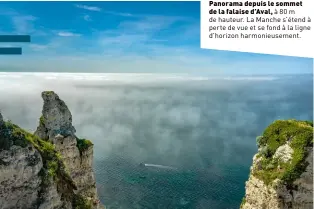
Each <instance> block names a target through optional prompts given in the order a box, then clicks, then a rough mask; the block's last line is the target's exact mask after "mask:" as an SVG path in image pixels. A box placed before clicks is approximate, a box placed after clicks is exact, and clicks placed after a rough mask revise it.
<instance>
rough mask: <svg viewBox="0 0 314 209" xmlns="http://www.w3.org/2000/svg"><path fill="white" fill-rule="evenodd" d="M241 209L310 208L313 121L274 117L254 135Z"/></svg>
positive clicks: (311, 196)
mask: <svg viewBox="0 0 314 209" xmlns="http://www.w3.org/2000/svg"><path fill="white" fill-rule="evenodd" d="M257 144H258V148H259V149H258V153H257V154H256V155H255V156H254V157H253V165H252V166H251V171H250V176H249V180H248V181H247V182H246V186H245V189H246V191H245V193H246V194H245V197H244V198H243V201H242V204H241V208H242V209H312V208H313V123H311V122H308V121H297V120H278V121H275V122H274V123H273V124H271V125H270V126H269V127H267V128H266V130H265V131H264V133H263V135H262V136H259V137H258V138H257Z"/></svg>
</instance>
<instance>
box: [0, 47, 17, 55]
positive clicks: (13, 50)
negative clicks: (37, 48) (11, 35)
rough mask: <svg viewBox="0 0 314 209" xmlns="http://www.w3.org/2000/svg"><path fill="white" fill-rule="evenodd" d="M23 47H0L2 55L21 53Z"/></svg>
mask: <svg viewBox="0 0 314 209" xmlns="http://www.w3.org/2000/svg"><path fill="white" fill-rule="evenodd" d="M21 54H22V48H21V47H0V55H21Z"/></svg>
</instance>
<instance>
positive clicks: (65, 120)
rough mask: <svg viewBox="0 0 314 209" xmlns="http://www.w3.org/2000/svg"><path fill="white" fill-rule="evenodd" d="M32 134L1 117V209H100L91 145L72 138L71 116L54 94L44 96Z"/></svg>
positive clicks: (87, 141)
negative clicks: (41, 108)
mask: <svg viewBox="0 0 314 209" xmlns="http://www.w3.org/2000/svg"><path fill="white" fill-rule="evenodd" d="M42 98H43V100H44V105H43V110H42V116H41V117H40V119H39V125H38V127H37V130H36V131H35V133H34V134H31V133H29V132H27V131H25V130H23V129H22V128H20V127H19V126H17V125H15V124H14V123H12V122H11V121H4V120H3V117H2V115H1V113H0V203H1V204H0V208H1V209H13V208H14V209H72V208H73V209H101V208H104V207H103V206H102V205H101V204H100V201H99V200H98V196H97V190H96V183H95V178H94V173H93V144H92V143H91V141H89V140H86V139H80V138H78V137H77V136H76V135H75V128H74V127H73V126H72V115H71V112H70V111H69V109H68V107H67V106H66V104H65V103H64V102H63V101H62V100H61V99H60V98H59V96H58V95H57V94H56V93H54V92H52V91H45V92H43V93H42Z"/></svg>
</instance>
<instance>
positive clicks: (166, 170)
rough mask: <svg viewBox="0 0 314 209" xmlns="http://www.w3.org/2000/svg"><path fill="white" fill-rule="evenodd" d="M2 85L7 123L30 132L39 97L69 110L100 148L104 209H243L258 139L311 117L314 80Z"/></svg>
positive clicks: (13, 81)
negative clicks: (52, 95)
mask: <svg viewBox="0 0 314 209" xmlns="http://www.w3.org/2000/svg"><path fill="white" fill-rule="evenodd" d="M0 85H1V89H0V110H1V112H2V114H3V116H4V117H5V118H6V119H10V120H12V121H13V122H14V123H16V124H18V125H20V126H21V127H23V128H25V129H27V130H29V131H34V130H35V129H36V126H37V124H38V121H39V117H40V115H41V110H42V99H41V96H40V94H41V92H42V91H44V90H54V91H56V93H58V95H59V96H60V98H61V99H63V100H64V101H65V103H66V104H67V105H68V107H69V109H70V111H71V112H72V116H73V123H74V126H75V128H76V130H77V135H78V136H79V137H82V138H88V139H90V140H92V141H93V143H94V144H95V146H94V170H95V175H96V181H97V187H98V192H99V195H100V199H101V201H102V202H103V203H104V204H105V205H106V208H107V209H159V208H161V209H168V208H169V209H208V208H210V209H235V208H239V205H240V202H241V199H242V197H243V195H244V190H245V181H246V180H247V179H248V175H249V168H250V166H251V163H252V157H253V155H254V154H255V153H256V151H257V147H256V140H255V138H256V137H257V136H258V135H261V134H262V132H263V130H264V129H265V128H266V127H267V126H268V125H269V124H270V123H272V122H273V121H274V120H276V119H290V118H295V119H300V120H312V118H313V75H312V74H311V75H293V76H291V75H290V76H280V75H278V76H276V75H272V76H225V77H224V76H220V77H206V76H202V77H199V76H189V75H173V74H88V73H84V74H75V73H0ZM36 121H37V122H36ZM145 164H146V165H149V166H145ZM156 165H157V166H156ZM170 168H171V169H170Z"/></svg>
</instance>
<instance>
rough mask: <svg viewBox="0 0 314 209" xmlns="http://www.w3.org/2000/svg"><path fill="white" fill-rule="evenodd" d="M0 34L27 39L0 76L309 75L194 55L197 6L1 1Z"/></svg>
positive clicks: (275, 59) (284, 60) (303, 63)
mask: <svg viewBox="0 0 314 209" xmlns="http://www.w3.org/2000/svg"><path fill="white" fill-rule="evenodd" d="M0 5H1V6H0V25H1V27H0V33H1V34H30V35H31V37H32V43H30V44H1V46H23V55H22V56H10V57H9V56H2V57H0V71H28V72H29V71H50V72H51V71H57V72H113V73H115V72H117V73H118V72H132V73H134V72H141V73H143V72H148V73H155V72H157V73H166V72H170V73H192V74H200V75H204V74H265V73H266V74H278V73H280V74H283V73H284V74H285V73H289V74H290V73H312V68H313V59H306V58H294V57H284V56H274V55H259V54H251V53H237V52H226V51H215V50H205V49H200V34H199V33H200V19H199V17H200V3H199V2H1V3H0Z"/></svg>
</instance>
